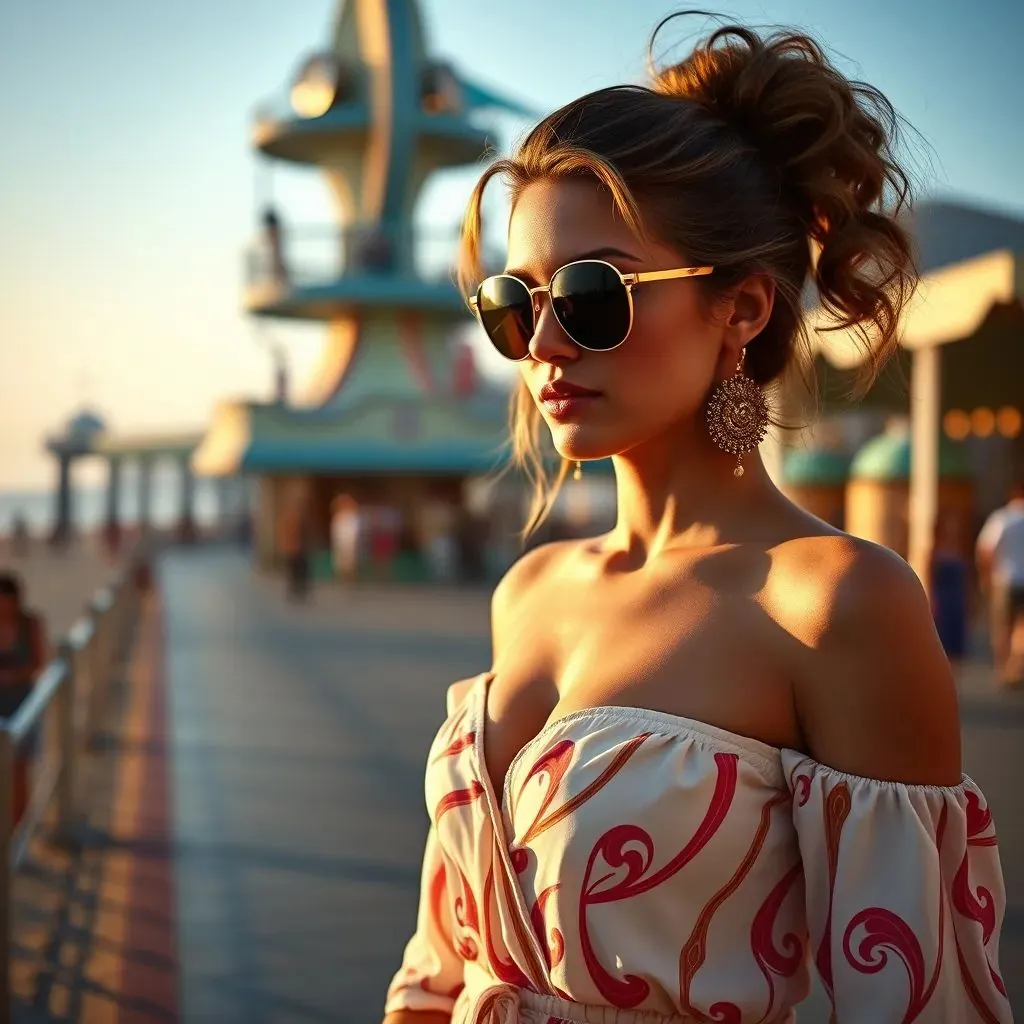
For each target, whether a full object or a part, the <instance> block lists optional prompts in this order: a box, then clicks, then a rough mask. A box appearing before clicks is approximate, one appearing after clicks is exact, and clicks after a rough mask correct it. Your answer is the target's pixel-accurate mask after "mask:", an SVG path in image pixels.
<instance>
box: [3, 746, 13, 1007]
mask: <svg viewBox="0 0 1024 1024" xmlns="http://www.w3.org/2000/svg"><path fill="white" fill-rule="evenodd" d="M13 788H14V749H13V745H12V743H11V734H10V733H9V732H8V731H7V728H6V726H4V727H0V1024H11V1017H12V1007H11V998H12V992H11V952H12V947H13V943H12V939H13V934H12V933H13V925H14V921H13V917H14V913H13V905H14V898H13V893H12V889H13V883H14V872H13V870H12V865H11V839H12V831H13V829H12V825H13V822H12V815H13V807H12V804H13V799H12V797H13Z"/></svg>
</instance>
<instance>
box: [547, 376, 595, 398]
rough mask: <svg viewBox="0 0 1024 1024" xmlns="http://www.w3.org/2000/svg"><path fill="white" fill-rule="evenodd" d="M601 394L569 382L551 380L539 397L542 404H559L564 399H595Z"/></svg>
mask: <svg viewBox="0 0 1024 1024" xmlns="http://www.w3.org/2000/svg"><path fill="white" fill-rule="evenodd" d="M600 393H601V392H600V391H592V390H591V389H590V388H585V387H582V386H581V385H579V384H573V383H572V382H571V381H568V380H549V381H548V382H547V384H545V385H544V386H543V387H542V388H541V389H540V394H539V396H538V397H539V398H540V400H541V401H542V402H557V401H558V400H559V399H564V398H593V397H594V396H596V395H599V394H600Z"/></svg>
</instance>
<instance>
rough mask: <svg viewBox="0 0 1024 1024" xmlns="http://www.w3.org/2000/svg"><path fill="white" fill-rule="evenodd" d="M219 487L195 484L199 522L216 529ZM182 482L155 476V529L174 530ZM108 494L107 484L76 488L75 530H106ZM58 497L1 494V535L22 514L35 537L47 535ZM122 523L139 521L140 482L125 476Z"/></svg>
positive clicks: (51, 493) (213, 483) (202, 480)
mask: <svg viewBox="0 0 1024 1024" xmlns="http://www.w3.org/2000/svg"><path fill="white" fill-rule="evenodd" d="M217 488H218V485H217V483H216V481H214V480H210V479H206V478H199V479H197V480H196V482H195V497H194V501H193V505H192V510H193V514H194V515H195V518H196V522H197V523H199V524H200V525H203V526H212V525H214V524H215V523H216V522H217V518H218V490H217ZM180 495H181V481H180V478H179V477H178V475H177V474H176V473H173V472H172V473H167V474H166V475H165V474H162V473H161V472H160V471H159V469H157V470H156V471H155V472H154V473H153V484H152V492H151V499H150V501H151V506H150V507H151V512H152V514H151V522H152V524H153V525H154V526H157V527H164V526H173V525H174V524H175V523H176V522H177V521H178V517H179V514H180V510H181V497H180ZM106 502H107V493H106V487H105V486H104V485H103V484H99V485H81V486H76V487H75V489H74V494H73V497H72V517H73V519H74V525H75V528H76V529H77V530H79V531H81V532H90V531H92V530H94V529H96V528H97V527H98V526H102V524H103V522H104V519H105V516H106V507H107V506H106ZM55 504H56V501H55V495H54V491H53V490H49V491H47V490H24V491H13V490H12V491H0V535H7V534H8V533H9V532H10V528H11V523H12V522H13V520H14V518H15V516H17V515H18V514H19V513H20V514H21V515H22V516H23V517H24V518H25V520H26V522H27V523H28V527H29V530H30V531H31V533H32V534H33V536H42V535H45V534H47V533H48V532H49V531H50V529H51V528H52V527H53V520H54V507H55ZM120 514H121V523H122V524H123V525H125V526H130V525H132V524H133V523H135V522H137V520H138V490H137V488H136V482H135V480H134V479H133V478H132V476H131V475H130V474H129V473H127V472H126V473H125V475H124V479H123V480H122V483H121V504H120Z"/></svg>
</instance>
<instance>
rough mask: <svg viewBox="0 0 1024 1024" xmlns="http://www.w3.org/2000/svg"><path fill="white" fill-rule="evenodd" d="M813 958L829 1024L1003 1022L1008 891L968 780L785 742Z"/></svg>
mask: <svg viewBox="0 0 1024 1024" xmlns="http://www.w3.org/2000/svg"><path fill="white" fill-rule="evenodd" d="M783 767H784V770H785V774H786V779H787V782H788V785H789V788H790V791H791V792H792V795H793V819H794V824H795V826H796V832H797V837H798V842H799V846H800V857H801V860H802V861H803V867H804V883H805V895H806V906H807V921H808V927H809V930H810V938H811V950H810V952H811V957H812V959H813V960H814V962H815V965H816V967H817V970H818V973H819V975H820V977H821V980H822V982H823V984H824V986H825V988H826V990H827V991H828V994H829V996H830V997H831V999H832V1005H833V1007H834V1018H833V1019H834V1020H835V1021H836V1022H837V1024H861V1022H863V1024H889V1022H893V1024H897V1022H901V1021H911V1020H913V1021H916V1022H918V1024H940V1022H948V1021H958V1022H959V1021H962V1022H965V1024H966V1022H975V1021H978V1022H986V1024H991V1022H998V1024H1003V1022H1012V1019H1013V1018H1012V1014H1011V1010H1010V1005H1009V1003H1008V1001H1007V998H1006V989H1005V987H1004V985H1003V982H1002V979H1001V977H1000V974H999V931H1000V927H1001V924H1002V919H1003V912H1004V909H1005V891H1004V887H1003V877H1002V871H1001V869H1000V865H999V854H998V849H997V846H996V836H995V830H994V827H993V823H992V815H991V813H990V811H989V809H988V806H987V804H986V801H985V798H984V796H983V795H982V793H981V791H980V790H979V789H978V787H977V786H976V785H975V783H974V782H973V781H972V780H971V779H969V778H968V777H967V776H964V778H963V781H962V782H961V784H960V785H959V786H952V787H942V786H914V785H904V784H902V783H895V782H882V781H878V780H874V779H867V778H862V777H859V776H854V775H848V774H845V773H843V772H838V771H835V770H833V769H831V768H827V767H825V766H823V765H820V764H818V763H817V762H815V761H813V760H812V759H810V758H808V757H807V756H805V755H802V754H797V753H795V752H792V751H783Z"/></svg>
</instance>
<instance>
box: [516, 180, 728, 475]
mask: <svg viewBox="0 0 1024 1024" xmlns="http://www.w3.org/2000/svg"><path fill="white" fill-rule="evenodd" d="M585 257H590V258H595V259H604V260H606V261H607V262H608V263H611V264H613V265H614V266H615V267H617V268H618V269H619V270H620V271H622V272H623V273H630V272H634V271H647V270H671V269H675V268H677V267H684V266H687V265H688V264H687V262H686V258H685V257H684V256H682V255H681V254H679V253H677V252H675V251H674V250H673V249H670V248H669V247H668V246H665V245H661V244H658V243H656V242H653V241H652V242H647V243H642V242H641V241H640V240H639V239H638V238H637V237H636V236H635V235H634V234H633V232H632V231H630V229H629V228H628V227H627V225H626V224H625V223H624V222H623V221H622V219H621V217H620V216H619V215H618V214H617V213H616V212H615V208H614V206H613V204H612V200H611V197H610V196H609V195H608V193H607V192H602V191H601V190H600V189H599V186H598V185H597V184H596V183H593V182H590V181H587V180H579V179H576V180H569V181H544V182H536V183H534V184H531V185H528V186H527V187H526V189H525V190H524V191H523V192H522V194H521V195H520V197H519V199H518V201H517V202H516V204H515V207H514V209H513V212H512V218H511V221H510V224H509V245H508V272H509V273H511V274H514V275H515V276H516V277H519V278H521V279H522V280H523V281H525V282H526V283H527V284H529V285H530V286H531V287H532V286H536V285H546V284H547V283H548V282H549V281H550V279H551V275H552V274H553V273H554V272H555V271H556V270H557V269H558V268H559V267H561V266H563V265H564V264H566V263H569V262H571V261H572V260H577V259H581V258H585ZM699 287H700V286H699V285H698V284H697V282H696V281H695V280H692V279H691V280H687V279H685V278H684V279H680V280H668V281H657V282H649V283H642V284H640V285H638V286H637V287H636V288H634V289H633V327H632V330H631V331H630V333H629V337H628V338H627V339H626V341H625V343H624V344H622V345H621V346H619V347H618V348H616V349H613V350H612V351H610V352H588V351H586V350H584V349H581V348H579V347H578V346H577V345H575V344H574V343H573V342H572V341H571V340H570V339H569V337H568V336H567V335H566V333H565V332H564V331H563V330H562V328H561V327H560V326H559V324H558V322H557V321H556V320H555V318H554V315H553V314H552V311H551V303H550V302H549V301H548V299H547V296H546V295H542V296H539V297H540V298H541V306H540V312H539V314H538V317H537V330H536V333H535V334H534V337H533V340H532V342H531V343H530V358H527V359H525V360H523V362H522V363H521V364H520V369H521V372H522V378H523V381H524V383H525V385H526V386H527V387H528V388H529V390H530V392H531V394H532V395H533V399H534V401H535V402H536V403H537V405H538V407H539V408H540V411H541V415H542V416H543V417H544V420H545V422H546V423H547V425H548V427H549V428H550V429H551V435H552V439H553V441H554V445H555V448H556V450H557V451H558V452H559V454H560V455H562V457H563V458H566V459H570V460H574V459H595V458H604V457H606V456H609V455H616V454H619V453H622V452H626V451H628V450H629V449H631V448H633V447H635V446H637V445H640V444H643V443H644V442H647V441H649V440H651V439H652V438H655V437H657V436H659V435H661V434H664V433H665V432H666V431H668V430H671V429H672V428H673V427H674V426H677V425H679V424H681V423H683V422H685V421H688V420H692V419H693V418H694V417H695V416H696V415H698V413H699V412H700V410H701V408H702V406H703V404H704V402H705V400H706V398H707V395H708V392H709V390H710V389H711V387H712V385H713V384H714V382H715V380H716V379H717V378H716V373H719V372H720V370H719V368H720V366H721V365H722V363H723V359H724V360H728V359H730V355H729V353H728V352H725V351H723V336H724V334H723V328H722V327H721V326H718V325H717V322H716V320H715V319H714V318H712V317H711V316H710V315H709V313H708V310H707V303H706V300H705V299H704V297H703V296H702V295H701V294H700V292H699V291H698V289H699ZM731 358H732V366H731V367H730V368H729V370H728V371H727V372H731V369H732V368H733V367H734V366H735V360H736V356H733V357H731ZM562 380H564V381H565V382H566V383H570V384H576V385H580V386H581V387H584V388H588V389H590V390H593V391H596V392H597V395H596V396H595V397H593V398H586V399H583V400H582V401H579V402H572V403H564V402H563V403H553V402H544V401H542V400H541V398H540V391H541V388H542V387H543V385H545V384H547V383H548V382H549V381H562Z"/></svg>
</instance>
